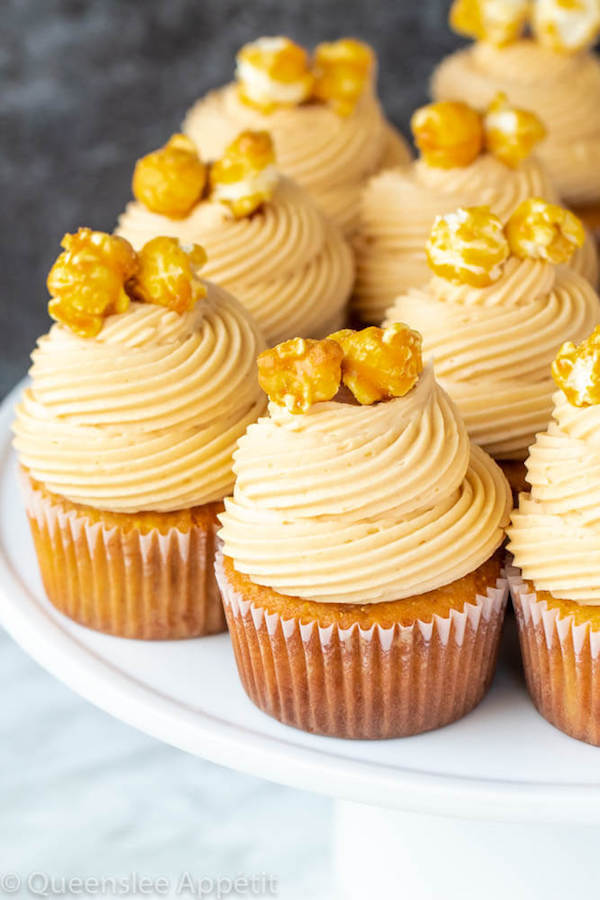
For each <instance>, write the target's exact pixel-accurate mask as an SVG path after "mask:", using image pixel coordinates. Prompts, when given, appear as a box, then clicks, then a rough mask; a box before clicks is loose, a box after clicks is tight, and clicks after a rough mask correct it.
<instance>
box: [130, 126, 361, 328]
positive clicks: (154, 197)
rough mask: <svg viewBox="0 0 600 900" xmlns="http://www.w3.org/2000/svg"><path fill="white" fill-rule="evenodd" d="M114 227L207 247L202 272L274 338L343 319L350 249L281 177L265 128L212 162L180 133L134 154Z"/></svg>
mask: <svg viewBox="0 0 600 900" xmlns="http://www.w3.org/2000/svg"><path fill="white" fill-rule="evenodd" d="M132 187H133V193H134V195H135V198H136V200H135V202H132V203H129V204H128V206H127V208H126V210H125V212H124V213H123V214H122V215H121V217H120V219H119V225H118V228H117V234H120V235H122V236H123V237H125V238H127V239H128V240H129V241H130V242H131V243H132V244H133V246H134V247H136V248H137V247H141V246H142V245H143V244H144V243H145V242H146V241H148V240H149V239H150V238H152V237H154V236H156V235H161V234H167V235H171V236H172V237H175V238H178V239H179V240H181V241H184V242H198V243H200V244H202V246H203V247H205V248H206V251H207V255H208V260H207V262H206V265H205V267H204V272H205V273H206V277H207V278H209V279H210V280H211V281H214V282H216V284H218V285H220V286H221V287H224V288H226V289H227V290H228V291H231V293H232V294H234V296H235V297H237V298H238V299H239V300H240V302H241V303H243V304H244V306H246V307H247V309H248V310H249V311H250V312H251V313H252V315H253V316H254V318H255V319H256V321H257V322H258V324H259V327H260V328H261V330H262V331H263V333H264V334H265V335H266V337H267V339H268V340H269V341H270V342H274V341H280V340H282V339H284V338H287V337H290V335H293V334H302V335H304V336H306V337H314V338H319V337H323V336H324V335H325V334H327V333H328V332H329V331H331V330H332V329H335V328H339V327H341V326H342V325H343V324H344V321H345V317H346V305H347V302H348V298H349V295H350V292H351V290H352V283H353V281H354V262H353V259H352V252H351V250H350V247H349V246H348V244H347V243H346V241H345V240H344V238H343V237H342V235H341V233H340V231H339V230H338V228H337V227H336V226H335V225H333V224H331V223H330V222H328V221H327V220H326V219H325V217H324V216H323V214H322V213H321V212H320V210H319V209H318V208H317V206H316V205H315V204H314V203H313V201H312V200H311V198H310V197H309V195H308V194H307V193H306V191H304V190H303V189H302V188H300V187H299V186H298V185H297V184H295V183H294V182H293V181H290V179H288V178H285V177H282V176H280V175H279V174H278V171H277V169H276V167H275V154H274V150H273V145H272V142H271V138H270V137H269V135H268V134H267V133H266V132H264V131H261V132H255V131H247V132H243V133H242V134H240V135H238V137H237V138H236V139H235V140H234V141H233V142H232V143H231V144H230V145H229V146H228V147H227V149H226V151H225V153H224V154H223V156H222V157H221V158H220V159H218V160H216V161H215V162H213V163H212V164H211V165H209V166H206V165H205V164H204V163H203V162H202V161H201V160H200V158H199V156H198V153H197V151H196V149H195V147H194V145H193V144H192V142H191V141H190V140H189V138H186V137H185V136H184V135H174V136H173V137H172V138H171V139H170V141H169V142H168V143H167V144H166V146H165V147H163V148H161V149H160V150H157V151H155V152H154V153H150V154H149V155H148V156H145V157H143V158H142V159H141V160H139V161H138V163H137V165H136V167H135V171H134V176H133V184H132Z"/></svg>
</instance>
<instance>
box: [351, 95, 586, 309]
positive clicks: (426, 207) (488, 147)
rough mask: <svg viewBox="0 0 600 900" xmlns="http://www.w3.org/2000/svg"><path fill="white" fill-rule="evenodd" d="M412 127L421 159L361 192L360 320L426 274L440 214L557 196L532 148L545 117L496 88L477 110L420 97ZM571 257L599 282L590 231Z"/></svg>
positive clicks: (508, 207) (503, 211) (508, 208)
mask: <svg viewBox="0 0 600 900" xmlns="http://www.w3.org/2000/svg"><path fill="white" fill-rule="evenodd" d="M411 128H412V132H413V136H414V139H415V142H416V144H417V147H418V148H419V151H420V154H421V156H420V158H419V159H417V160H416V161H415V162H413V163H412V164H411V165H410V166H404V167H403V168H397V169H391V170H389V171H387V172H382V173H381V174H380V175H376V176H375V177H374V178H372V179H371V180H370V181H369V183H368V185H367V187H366V189H365V191H364V193H363V197H362V206H361V224H360V228H359V230H358V233H357V235H356V238H355V240H354V246H355V251H356V264H357V281H356V286H355V297H354V304H355V309H356V312H357V314H358V316H359V317H360V318H361V319H362V320H363V321H365V322H377V323H380V322H381V320H382V318H383V316H384V314H385V311H386V309H387V308H388V306H389V305H390V303H391V302H392V301H393V300H394V298H395V297H397V296H398V294H399V293H402V292H403V291H406V290H408V289H409V288H414V287H419V286H420V285H423V284H425V283H426V282H427V281H428V279H429V275H430V273H429V269H428V266H427V260H426V257H425V253H424V250H423V248H424V246H425V243H426V241H427V238H428V237H429V232H430V231H431V226H432V225H433V221H434V219H435V217H436V215H441V214H445V213H449V212H452V211H453V210H455V209H457V207H459V206H471V205H487V206H489V207H490V209H491V210H492V212H493V213H494V214H495V215H497V216H498V217H499V218H500V219H501V220H502V222H506V221H507V220H508V219H509V217H510V216H511V214H512V213H513V212H514V210H515V209H516V208H517V206H518V205H519V204H520V203H522V202H523V201H524V200H526V199H527V198H528V197H544V198H545V199H546V200H549V201H556V200H557V199H558V197H557V194H556V192H555V190H554V187H553V185H552V183H551V181H550V179H549V178H548V176H547V175H546V172H545V170H544V168H543V166H542V165H540V163H539V162H538V161H537V160H536V159H535V157H532V156H531V152H532V150H534V148H536V147H537V145H538V144H539V141H541V140H542V138H543V137H544V134H545V129H544V126H543V125H542V123H541V121H540V120H539V119H538V117H537V116H536V115H535V114H534V113H532V112H528V111H527V110H524V109H518V108H515V107H512V106H510V104H509V103H508V102H507V100H506V97H505V96H503V95H502V94H499V95H498V96H497V97H496V98H495V99H494V100H493V102H492V103H491V104H490V105H489V107H488V108H487V110H486V111H485V112H484V113H483V114H480V113H479V111H478V110H476V109H474V108H472V107H470V106H468V105H467V104H466V103H462V102H455V101H445V102H441V103H433V104H430V105H429V106H424V107H422V108H421V109H418V110H417V111H416V112H415V114H414V115H413V117H412V120H411ZM568 264H569V265H571V266H572V267H573V268H574V269H575V270H576V271H578V272H580V273H581V274H582V275H583V276H584V277H585V278H587V279H588V280H589V281H590V282H591V283H592V284H594V285H595V284H596V282H597V278H598V263H597V255H596V249H595V246H594V242H593V241H592V240H591V239H589V240H586V242H585V244H584V246H583V248H582V249H581V250H579V249H578V250H576V252H575V253H573V255H572V256H571V258H570V260H569V263H568Z"/></svg>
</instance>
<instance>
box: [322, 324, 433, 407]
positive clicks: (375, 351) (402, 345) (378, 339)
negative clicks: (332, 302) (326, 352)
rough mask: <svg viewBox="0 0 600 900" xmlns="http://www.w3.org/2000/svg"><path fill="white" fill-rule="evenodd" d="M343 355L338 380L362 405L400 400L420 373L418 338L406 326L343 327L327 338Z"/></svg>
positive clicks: (419, 343)
mask: <svg viewBox="0 0 600 900" xmlns="http://www.w3.org/2000/svg"><path fill="white" fill-rule="evenodd" d="M329 340H330V341H336V343H338V344H339V345H340V347H341V348H342V350H343V352H344V359H343V362H342V380H343V382H344V384H345V385H346V387H348V388H349V389H350V390H351V391H352V393H353V395H354V397H355V398H356V400H357V401H358V402H359V403H360V404H361V405H363V406H366V405H368V404H370V403H377V402H378V401H379V400H391V399H392V398H393V397H403V396H404V395H405V394H407V393H408V392H409V391H410V390H411V388H413V387H414V385H415V384H416V382H417V380H418V378H419V375H420V374H421V372H422V371H423V360H422V357H421V335H420V334H419V332H418V331H412V329H410V328H409V327H408V325H404V324H402V323H397V324H394V325H390V326H389V327H388V328H385V329H382V328H376V327H374V326H372V327H370V328H363V330H362V331H352V329H350V328H346V329H344V330H343V331H336V332H335V334H330V335H329Z"/></svg>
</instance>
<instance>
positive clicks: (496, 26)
mask: <svg viewBox="0 0 600 900" xmlns="http://www.w3.org/2000/svg"><path fill="white" fill-rule="evenodd" d="M530 9H531V2H530V0H454V3H453V4H452V6H451V8H450V27H451V28H453V29H454V30H455V31H457V32H458V33H459V34H464V35H466V36H467V37H472V38H474V39H475V40H476V41H486V42H487V43H489V44H494V45H495V46H497V47H503V46H505V45H506V44H511V43H513V42H514V41H518V40H519V38H520V37H521V34H522V33H523V29H524V28H525V25H526V24H527V21H528V19H529V14H530Z"/></svg>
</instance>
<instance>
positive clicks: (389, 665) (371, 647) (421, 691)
mask: <svg viewBox="0 0 600 900" xmlns="http://www.w3.org/2000/svg"><path fill="white" fill-rule="evenodd" d="M215 571H216V575H217V581H218V583H219V587H220V589H221V596H222V598H223V604H224V607H225V615H226V617H227V624H228V626H229V632H230V635H231V640H232V643H233V649H234V653H235V658H236V662H237V666H238V671H239V675H240V679H241V681H242V684H243V686H244V688H245V690H246V693H247V694H248V696H249V697H250V699H251V700H252V701H253V702H254V703H255V704H256V705H257V706H258V707H259V708H260V709H261V710H263V711H264V712H266V713H268V714H269V715H271V716H274V717H275V718H276V719H279V720H280V721H281V722H284V723H285V724H286V725H293V726H294V727H296V728H301V729H303V730H304V731H310V732H314V733H316V734H325V735H330V736H334V737H343V738H363V739H364V738H367V739H371V738H372V739H378V738H394V737H404V736H407V735H411V734H418V733H420V732H422V731H429V730H430V729H432V728H439V727H441V726H442V725H447V724H448V723H450V722H453V721H455V720H456V719H459V718H460V717H461V716H464V715H466V713H468V712H469V711H470V710H471V709H473V707H474V706H476V705H477V704H478V703H479V701H480V700H481V699H482V697H483V696H484V694H485V692H486V691H487V689H488V687H489V685H490V682H491V680H492V677H493V674H494V669H495V665H496V657H497V650H498V643H499V638H500V632H501V627H502V621H503V618H504V611H505V607H506V600H507V596H508V585H507V582H506V581H505V580H503V579H499V580H498V582H497V587H496V588H489V589H488V592H487V596H485V597H484V596H481V595H477V596H476V597H474V598H473V602H472V603H467V604H465V607H464V611H463V612H457V611H455V610H453V611H452V612H451V613H450V615H449V616H448V617H447V618H442V617H439V616H433V620H432V621H431V622H429V623H428V622H422V621H417V622H415V623H413V624H412V625H410V626H403V625H399V624H396V625H394V626H392V627H390V628H383V627H381V626H378V625H373V626H372V627H371V628H369V629H368V630H365V629H362V628H360V627H359V626H358V625H354V626H353V627H352V628H347V629H343V628H340V627H338V626H334V625H329V626H327V627H322V626H320V625H318V624H317V623H316V622H310V623H308V624H305V623H303V622H301V621H300V620H299V619H298V618H289V619H284V618H282V617H281V616H280V615H279V614H277V613H275V614H270V613H268V612H266V611H265V610H263V609H261V608H260V607H257V606H256V605H254V604H253V603H251V602H250V601H249V600H246V599H244V597H243V596H241V595H240V593H239V592H238V591H237V590H236V589H234V588H233V587H232V586H231V584H230V583H229V581H228V579H227V576H226V574H225V572H224V568H223V557H222V554H221V553H220V552H218V553H217V558H216V565H215Z"/></svg>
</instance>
